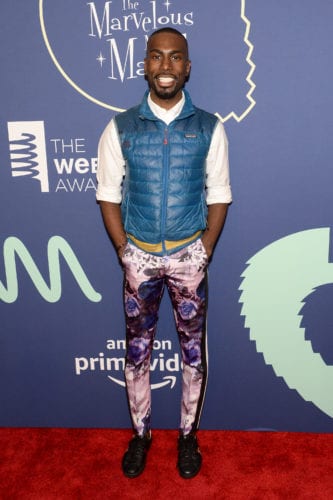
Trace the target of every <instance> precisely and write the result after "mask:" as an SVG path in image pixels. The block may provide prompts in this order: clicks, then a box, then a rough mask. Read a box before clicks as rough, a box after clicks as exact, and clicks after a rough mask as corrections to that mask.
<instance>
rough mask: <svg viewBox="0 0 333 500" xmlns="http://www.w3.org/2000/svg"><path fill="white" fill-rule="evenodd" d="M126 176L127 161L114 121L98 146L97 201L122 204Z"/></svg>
mask: <svg viewBox="0 0 333 500" xmlns="http://www.w3.org/2000/svg"><path fill="white" fill-rule="evenodd" d="M124 175H125V160H124V157H123V155H122V151H121V146H120V142H119V136H118V131H117V127H116V124H115V120H114V119H112V120H111V121H110V122H109V123H108V125H107V126H106V128H105V130H104V132H103V133H102V135H101V138H100V140H99V144H98V165H97V191H96V199H97V200H98V201H110V202H112V203H120V202H121V186H122V182H123V178H124Z"/></svg>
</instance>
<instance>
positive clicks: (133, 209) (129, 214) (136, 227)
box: [115, 90, 217, 253]
mask: <svg viewBox="0 0 333 500" xmlns="http://www.w3.org/2000/svg"><path fill="white" fill-rule="evenodd" d="M184 94H185V103H184V106H183V109H182V111H181V114H180V115H179V116H178V117H177V118H176V119H175V120H174V121H173V122H171V123H170V124H169V125H166V124H165V123H164V122H163V121H161V120H159V119H158V118H156V116H155V115H154V114H153V113H152V111H151V109H150V107H149V105H148V102H147V96H148V91H147V92H146V94H145V96H144V99H143V101H142V103H141V105H139V106H136V107H134V108H131V109H129V110H128V111H125V112H124V113H120V114H119V115H117V116H116V118H115V119H116V124H117V128H118V133H119V138H120V143H121V148H122V153H123V156H124V158H125V160H126V169H125V171H126V173H125V179H124V183H123V191H122V205H121V209H122V219H123V224H124V227H125V231H126V232H127V233H128V234H129V235H130V236H131V235H132V236H134V237H135V238H137V239H138V240H140V241H144V242H146V243H152V244H155V243H160V242H162V245H163V242H164V241H165V240H170V241H175V240H182V239H185V238H188V237H190V236H192V235H193V234H194V233H195V232H197V231H199V230H204V229H205V227H206V216H207V205H206V197H205V177H206V172H205V160H206V156H207V153H208V150H209V146H210V142H211V138H212V134H213V131H214V128H215V125H216V122H217V118H216V117H215V116H214V115H212V114H210V113H207V112H206V111H203V110H201V109H199V108H197V107H195V106H194V105H193V104H192V101H191V99H190V96H189V94H188V92H187V91H186V90H184ZM162 253H168V252H166V251H165V248H164V251H163V252H162ZM169 253H170V252H169Z"/></svg>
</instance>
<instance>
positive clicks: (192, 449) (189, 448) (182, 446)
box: [179, 435, 198, 459]
mask: <svg viewBox="0 0 333 500" xmlns="http://www.w3.org/2000/svg"><path fill="white" fill-rule="evenodd" d="M197 449H198V444H197V440H196V439H195V437H194V436H191V435H190V436H186V437H183V438H182V439H180V441H179V453H180V455H181V457H182V458H183V459H185V458H189V457H191V456H192V455H193V453H196V452H197Z"/></svg>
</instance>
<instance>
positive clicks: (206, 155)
mask: <svg viewBox="0 0 333 500" xmlns="http://www.w3.org/2000/svg"><path fill="white" fill-rule="evenodd" d="M144 68H145V77H146V80H147V82H148V86H149V88H148V90H147V92H146V94H145V96H144V98H143V101H142V103H141V104H140V105H138V106H136V107H134V108H131V109H129V110H128V111H126V112H124V113H121V114H119V115H117V116H116V117H114V118H113V119H112V120H111V122H110V123H109V124H108V125H107V127H106V129H105V130H104V132H103V134H102V136H101V139H100V143H99V152H98V156H99V161H98V172H97V179H98V189H97V200H98V201H99V203H100V206H101V211H102V216H103V220H104V224H105V227H106V229H107V232H108V234H109V236H110V238H111V240H112V242H113V244H114V246H115V249H116V251H117V254H118V257H119V260H120V263H121V265H122V267H123V270H124V309H125V319H126V343H127V351H126V364H125V379H126V388H127V395H128V402H129V409H130V414H131V418H132V423H133V430H134V436H133V438H132V439H131V441H130V443H129V447H128V450H127V451H126V452H125V455H124V458H123V461H122V467H123V472H124V474H125V475H126V476H127V477H131V478H133V477H136V476H138V475H139V474H141V473H142V471H143V470H144V467H145V463H146V456H147V453H148V450H149V448H150V445H151V442H152V434H151V425H150V415H151V388H150V378H149V373H150V371H149V369H150V359H151V352H152V347H153V342H154V338H155V333H156V326H157V320H158V311H159V306H160V302H161V298H162V295H163V291H164V288H165V287H166V288H167V290H168V293H169V295H170V298H171V302H172V307H173V312H174V317H175V322H176V328H177V332H178V338H179V342H180V348H181V353H182V363H183V368H182V401H181V419H180V426H179V438H178V461H177V466H178V470H179V473H180V475H181V476H182V477H183V478H191V477H194V476H195V475H196V474H197V473H198V472H199V470H200V467H201V462H202V458H201V453H200V450H199V446H198V440H197V435H196V431H197V429H198V425H199V420H200V414H201V410H202V405H203V400H204V393H205V388H206V378H207V359H206V299H207V267H208V264H209V261H210V259H211V257H212V253H213V250H214V247H215V245H216V243H217V240H218V237H219V235H220V233H221V231H222V228H223V225H224V222H225V218H226V215H227V211H228V206H229V204H230V203H231V189H230V182H229V164H228V143H227V139H226V135H225V132H224V128H223V125H222V123H221V122H220V121H219V120H218V119H217V118H216V117H215V116H214V115H212V114H210V113H208V112H206V111H203V110H201V109H199V108H197V107H196V106H194V105H193V104H192V101H191V98H190V96H189V93H188V92H187V91H186V90H185V89H184V86H185V83H186V81H187V79H188V78H189V75H190V70H191V62H190V60H189V54H188V45H187V40H186V38H185V37H184V36H183V35H182V34H181V33H179V32H178V31H177V30H175V29H173V28H163V29H161V30H158V31H156V32H154V33H152V34H151V36H150V38H149V40H148V44H147V54H146V58H145V66H144ZM206 91H207V92H209V88H207V89H206Z"/></svg>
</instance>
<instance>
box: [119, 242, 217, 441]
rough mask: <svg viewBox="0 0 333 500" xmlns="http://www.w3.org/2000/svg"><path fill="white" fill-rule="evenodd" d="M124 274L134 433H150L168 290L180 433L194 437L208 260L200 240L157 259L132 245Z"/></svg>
mask: <svg viewBox="0 0 333 500" xmlns="http://www.w3.org/2000/svg"><path fill="white" fill-rule="evenodd" d="M122 264H123V268H124V273H125V284H124V305H125V316H126V342H127V350H126V363H125V379H126V387H127V395H128V402H129V407H130V413H131V417H132V422H133V427H134V430H135V431H136V432H137V433H138V434H139V435H143V434H145V433H146V432H148V431H149V430H150V413H151V388H150V359H151V353H152V348H153V343H154V338H155V333H156V326H157V320H158V311H159V306H160V302H161V299H162V295H163V290H164V286H166V287H167V289H168V292H169V295H170V298H171V302H172V306H173V313H174V317H175V322H176V327H177V331H178V337H179V342H180V347H181V356H182V402H181V421H180V430H181V431H182V432H183V433H184V434H188V433H189V432H191V431H195V430H196V428H197V426H198V423H199V418H200V413H201V408H202V404H203V398H204V392H205V389H206V378H207V362H206V288H207V279H206V278H207V273H206V270H207V264H208V261H207V254H206V252H205V249H204V247H203V244H202V242H201V240H200V239H199V240H196V241H195V242H194V243H192V244H190V245H189V246H187V247H186V248H184V249H182V250H180V251H178V252H176V253H174V254H172V255H169V256H163V257H159V256H156V255H152V254H149V253H146V252H144V251H142V250H140V249H139V248H137V247H135V246H134V245H132V244H130V243H129V244H128V245H127V246H126V249H125V251H124V254H123V256H122Z"/></svg>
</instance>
